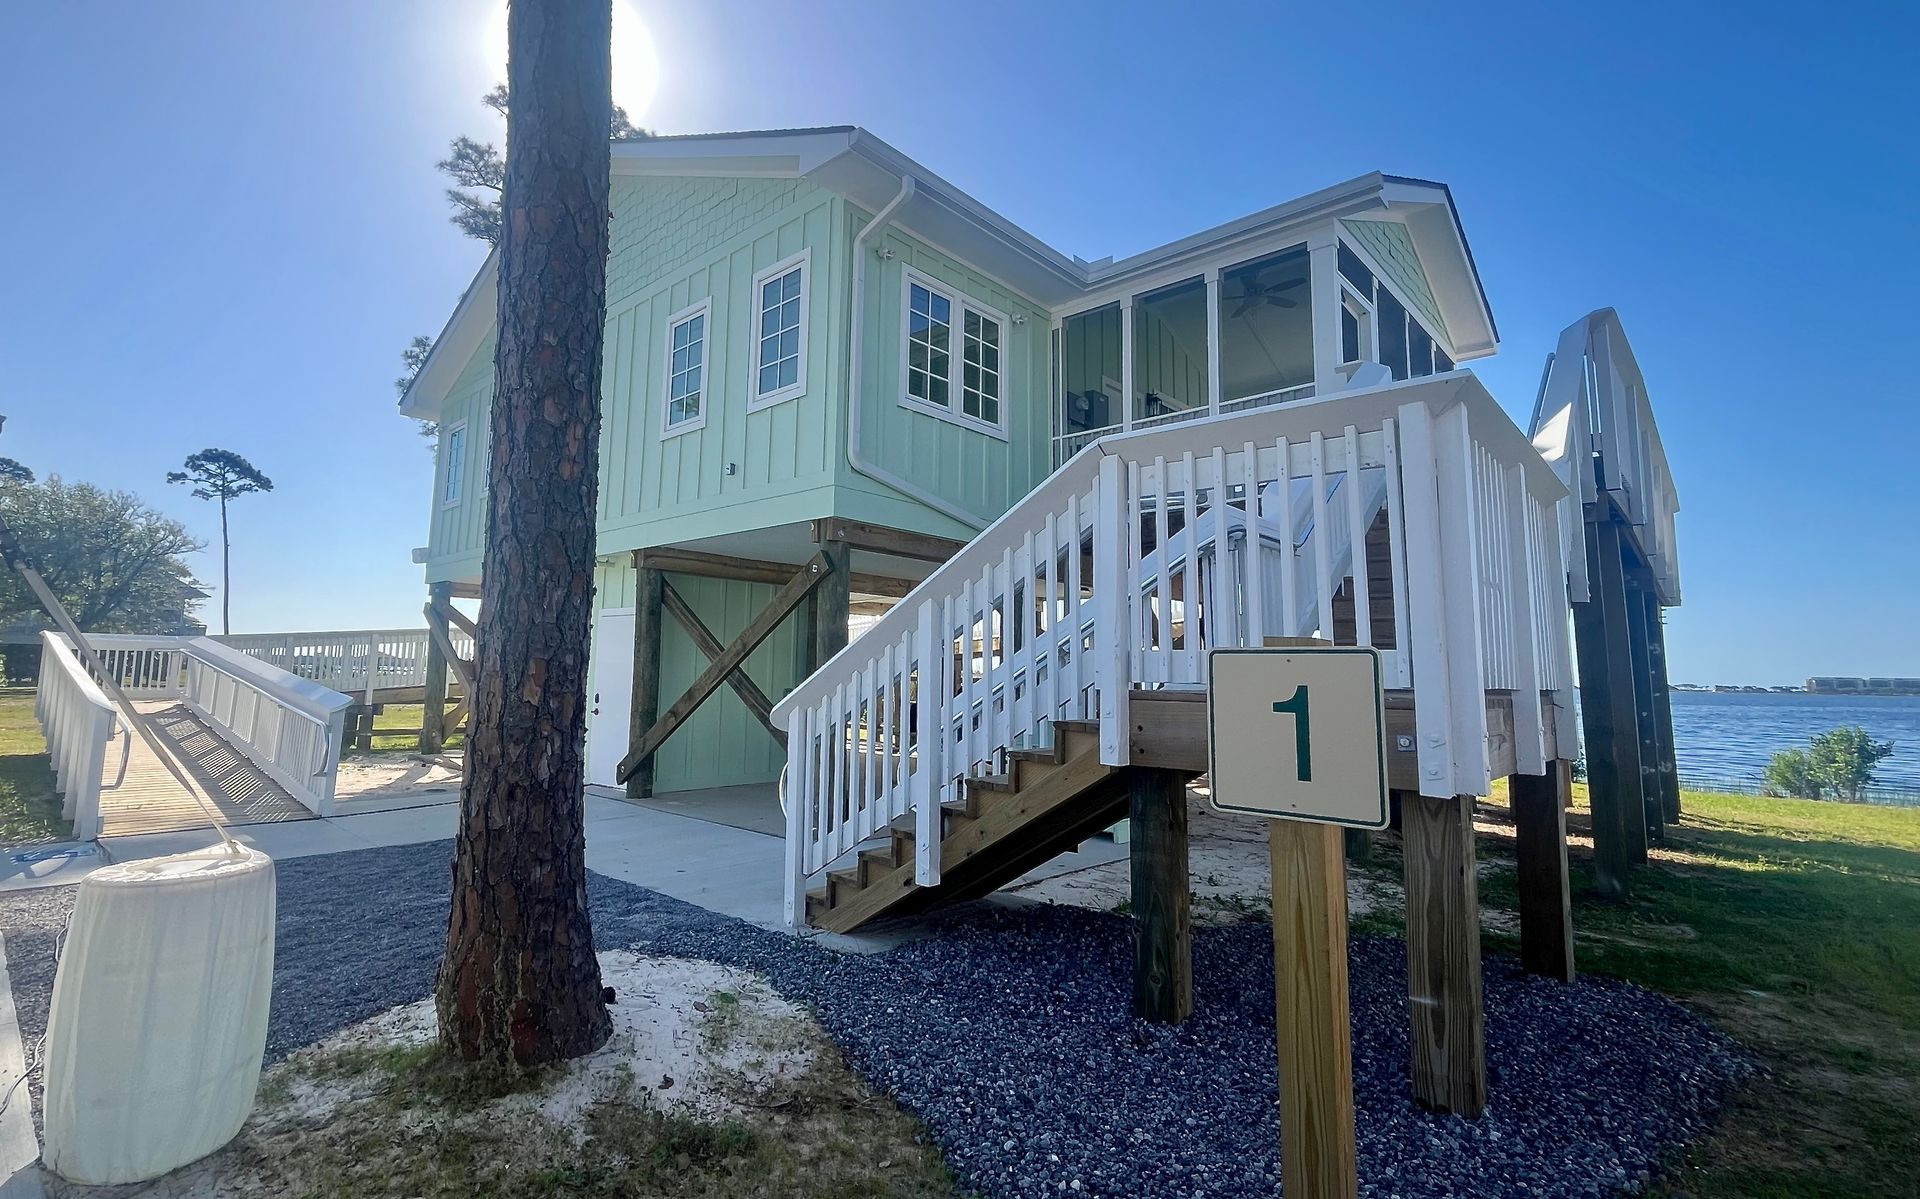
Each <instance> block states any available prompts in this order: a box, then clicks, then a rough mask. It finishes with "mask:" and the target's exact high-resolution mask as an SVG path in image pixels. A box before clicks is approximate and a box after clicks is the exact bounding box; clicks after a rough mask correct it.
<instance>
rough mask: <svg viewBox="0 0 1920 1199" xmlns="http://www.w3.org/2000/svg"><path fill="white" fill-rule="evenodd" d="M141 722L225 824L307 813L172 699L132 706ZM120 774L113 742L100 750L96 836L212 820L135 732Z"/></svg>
mask: <svg viewBox="0 0 1920 1199" xmlns="http://www.w3.org/2000/svg"><path fill="white" fill-rule="evenodd" d="M134 707H135V709H136V710H138V711H139V712H140V714H141V715H143V716H145V717H146V718H147V723H148V726H149V727H150V728H151V729H152V730H153V731H154V733H155V734H156V735H157V736H158V737H159V739H160V741H161V743H162V744H164V745H165V746H166V747H167V748H168V749H169V750H170V751H171V752H172V754H173V757H174V760H175V762H176V763H178V764H179V765H180V767H181V768H182V769H183V771H184V772H185V774H186V775H187V777H188V778H189V779H191V780H192V781H193V784H194V787H195V789H196V790H197V791H198V792H199V793H200V798H201V799H202V800H205V801H206V803H207V804H209V805H211V806H213V807H214V808H216V809H217V810H218V811H219V813H220V816H221V818H222V819H223V820H225V821H226V822H227V823H228V824H262V823H266V822H269V821H277V820H305V819H308V818H309V817H311V816H312V815H313V813H312V812H310V811H308V810H307V809H306V808H305V807H304V806H302V805H301V804H300V802H299V801H298V800H296V799H294V798H293V797H292V796H290V795H288V794H287V793H286V791H285V790H284V789H283V788H281V786H280V785H279V784H278V783H276V782H274V781H273V780H272V779H270V778H268V777H267V776H266V775H265V774H263V773H261V771H260V770H259V768H258V767H256V766H254V765H253V763H251V762H249V761H247V760H246V759H245V758H243V757H241V756H240V755H239V754H237V753H235V752H234V751H233V748H232V747H231V746H229V745H228V744H227V743H226V742H225V741H222V740H221V739H220V738H219V737H218V736H216V735H215V734H214V733H213V732H212V730H210V729H208V728H207V726H206V725H205V724H203V723H202V722H201V720H200V718H199V717H197V716H195V715H194V714H193V713H192V712H191V711H189V710H188V709H187V707H186V705H185V704H182V703H180V702H179V701H177V700H147V701H138V702H136V703H135V704H134ZM131 740H132V745H131V749H130V751H129V755H128V758H127V772H126V777H124V778H121V779H119V782H118V785H116V784H115V779H116V777H117V776H118V775H119V773H120V747H119V746H118V745H114V746H111V747H109V749H108V752H107V767H106V777H105V781H104V785H103V786H102V788H101V791H100V821H101V829H100V832H101V835H102V836H106V837H117V836H125V835H132V834H138V833H158V832H167V831H170V830H174V829H185V828H196V827H199V826H202V825H208V824H211V823H212V820H211V819H210V818H209V816H208V814H207V810H206V807H205V806H203V805H202V803H201V802H199V801H196V799H195V798H194V796H193V795H191V794H189V793H188V792H187V791H186V789H185V788H183V787H182V786H181V785H180V783H179V781H178V780H177V779H175V778H174V776H173V774H172V772H171V771H169V770H168V769H167V768H166V765H165V764H164V763H162V762H161V761H160V760H159V759H158V758H157V757H155V755H154V752H153V750H152V749H151V748H150V747H148V745H147V743H146V741H145V740H143V739H142V738H141V737H140V736H139V735H138V734H134V735H133V736H132V738H131Z"/></svg>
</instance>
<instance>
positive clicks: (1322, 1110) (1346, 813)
mask: <svg viewBox="0 0 1920 1199" xmlns="http://www.w3.org/2000/svg"><path fill="white" fill-rule="evenodd" d="M1207 702H1208V709H1207V723H1208V739H1207V750H1208V766H1209V768H1210V771H1211V776H1212V782H1213V794H1212V799H1211V802H1212V804H1213V806H1214V807H1215V808H1216V809H1219V810H1220V811H1224V812H1238V813H1244V814H1248V815H1259V816H1266V817H1269V818H1272V822H1271V830H1270V833H1269V844H1270V849H1271V854H1272V863H1273V971H1274V1022H1275V1028H1276V1034H1277V1035H1276V1040H1277V1046H1276V1047H1277V1050H1278V1054H1279V1065H1280V1071H1279V1077H1280V1097H1279V1098H1280V1169H1281V1180H1282V1187H1281V1189H1282V1190H1283V1191H1284V1192H1285V1193H1286V1194H1287V1195H1288V1196H1289V1197H1290V1199H1351V1197H1352V1196H1354V1195H1357V1194H1358V1193H1359V1166H1358V1155H1357V1152H1356V1146H1355V1139H1354V1123H1353V1020H1352V1015H1351V1011H1350V1008H1349V1000H1348V993H1347V871H1346V857H1345V844H1344V840H1345V838H1344V831H1343V830H1344V829H1345V828H1371V829H1379V828H1385V827H1386V824H1387V810H1388V809H1387V764H1386V708H1385V692H1384V691H1383V689H1382V687H1381V679H1380V658H1379V655H1378V654H1377V653H1375V652H1374V651H1373V650H1371V649H1365V648H1355V647H1348V646H1342V647H1333V646H1312V647H1309V646H1297V647H1286V648H1276V649H1264V650H1261V649H1246V650H1232V649H1220V650H1215V651H1213V653H1212V654H1211V655H1210V656H1209V659H1208V680H1207Z"/></svg>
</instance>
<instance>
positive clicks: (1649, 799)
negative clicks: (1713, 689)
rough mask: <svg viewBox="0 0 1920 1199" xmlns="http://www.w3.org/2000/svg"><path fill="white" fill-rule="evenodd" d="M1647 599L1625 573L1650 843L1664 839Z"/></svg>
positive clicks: (1639, 581) (1640, 585)
mask: <svg viewBox="0 0 1920 1199" xmlns="http://www.w3.org/2000/svg"><path fill="white" fill-rule="evenodd" d="M1651 598H1652V595H1651V593H1650V592H1649V591H1648V590H1647V589H1646V583H1645V581H1644V580H1642V579H1640V578H1636V577H1633V576H1629V578H1628V580H1627V650H1628V653H1630V654H1631V655H1632V659H1633V724H1634V732H1635V735H1636V736H1637V737H1638V738H1639V741H1640V802H1641V805H1642V807H1643V808H1644V810H1645V812H1646V829H1647V840H1648V841H1650V842H1651V841H1664V840H1666V838H1667V814H1666V804H1665V786H1664V784H1662V783H1661V781H1660V759H1661V757H1662V756H1663V755H1662V751H1661V747H1660V728H1659V722H1658V720H1657V718H1656V716H1655V713H1654V700H1653V647H1652V645H1651V641H1652V638H1651V636H1650V634H1649V631H1648V628H1647V620H1648V617H1649V611H1648V604H1647V601H1648V600H1649V599H1651ZM1655 611H1657V608H1656V609H1655Z"/></svg>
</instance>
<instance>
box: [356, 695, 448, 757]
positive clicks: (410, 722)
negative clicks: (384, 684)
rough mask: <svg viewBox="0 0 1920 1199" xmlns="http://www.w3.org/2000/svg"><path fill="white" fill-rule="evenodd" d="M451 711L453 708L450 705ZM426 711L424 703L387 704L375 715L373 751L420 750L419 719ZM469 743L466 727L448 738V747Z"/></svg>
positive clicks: (404, 751)
mask: <svg viewBox="0 0 1920 1199" xmlns="http://www.w3.org/2000/svg"><path fill="white" fill-rule="evenodd" d="M449 711H451V708H449ZM425 715H426V707H425V705H422V704H384V705H382V706H381V710H380V714H379V715H378V716H375V717H374V718H373V752H374V753H409V754H410V753H417V752H419V749H420V721H421V719H422V718H423V717H424V716H425ZM466 743H467V736H466V733H465V732H464V731H462V732H458V733H455V734H454V735H453V736H451V737H449V738H447V743H446V748H448V749H460V748H462V747H463V746H465V745H466Z"/></svg>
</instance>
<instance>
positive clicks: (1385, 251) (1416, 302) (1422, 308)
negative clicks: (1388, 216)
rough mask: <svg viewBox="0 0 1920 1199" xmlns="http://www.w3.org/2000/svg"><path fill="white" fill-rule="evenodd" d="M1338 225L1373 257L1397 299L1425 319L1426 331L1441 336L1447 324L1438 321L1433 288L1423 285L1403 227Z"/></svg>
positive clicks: (1416, 257)
mask: <svg viewBox="0 0 1920 1199" xmlns="http://www.w3.org/2000/svg"><path fill="white" fill-rule="evenodd" d="M1340 223H1341V224H1342V225H1343V226H1345V227H1346V231H1347V233H1348V235H1349V236H1351V237H1352V238H1353V240H1354V241H1355V242H1357V243H1359V245H1360V248H1361V249H1363V250H1365V251H1366V252H1367V253H1368V254H1370V255H1372V256H1373V260H1374V261H1375V262H1376V263H1378V264H1379V265H1380V270H1381V272H1382V273H1383V274H1385V275H1386V277H1387V279H1388V280H1389V281H1390V282H1391V283H1392V284H1393V288H1394V290H1395V291H1396V292H1398V293H1399V295H1400V298H1401V299H1402V300H1403V301H1405V302H1406V304H1407V305H1408V306H1410V307H1411V308H1413V309H1414V310H1415V311H1416V312H1418V313H1419V314H1420V315H1421V316H1422V317H1423V318H1425V320H1426V322H1427V327H1428V328H1429V329H1432V330H1433V331H1434V332H1436V333H1441V334H1445V332H1446V329H1447V323H1446V322H1445V321H1444V320H1442V319H1440V305H1439V304H1437V303H1436V302H1435V301H1434V298H1433V288H1432V286H1430V285H1429V284H1428V283H1427V272H1426V271H1425V270H1423V269H1422V268H1421V266H1420V256H1419V255H1418V254H1416V253H1415V252H1414V249H1413V237H1412V236H1411V235H1410V234H1408V232H1407V227H1406V226H1405V225H1402V224H1400V223H1399V222H1397V221H1356V220H1345V221H1342V222H1340Z"/></svg>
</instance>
